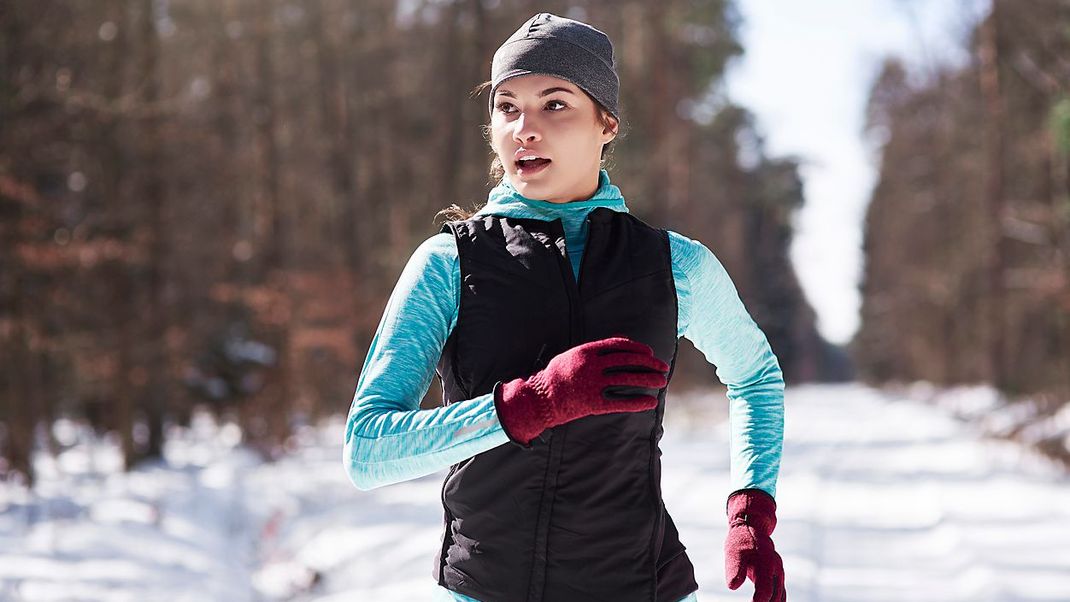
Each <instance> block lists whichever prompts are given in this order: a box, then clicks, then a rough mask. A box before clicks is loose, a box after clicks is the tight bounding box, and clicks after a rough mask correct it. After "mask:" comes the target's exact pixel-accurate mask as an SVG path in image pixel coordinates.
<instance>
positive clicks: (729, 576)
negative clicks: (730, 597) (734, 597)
mask: <svg viewBox="0 0 1070 602" xmlns="http://www.w3.org/2000/svg"><path fill="white" fill-rule="evenodd" d="M746 568H747V566H746V564H745V563H744V562H742V560H741V559H740V557H739V554H738V553H735V552H731V551H729V552H727V553H726V554H725V557H724V575H725V578H726V581H727V583H728V589H739V586H741V585H743V582H744V581H745V580H746V578H747V571H746Z"/></svg>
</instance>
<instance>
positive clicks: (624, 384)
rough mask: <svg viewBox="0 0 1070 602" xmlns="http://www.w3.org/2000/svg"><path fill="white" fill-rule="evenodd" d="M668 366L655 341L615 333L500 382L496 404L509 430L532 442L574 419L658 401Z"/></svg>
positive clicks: (514, 437)
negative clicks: (528, 373)
mask: <svg viewBox="0 0 1070 602" xmlns="http://www.w3.org/2000/svg"><path fill="white" fill-rule="evenodd" d="M668 371H669V365H668V364H666V363H665V362H663V361H661V360H660V359H658V358H657V357H655V356H654V350H653V349H651V348H650V346H649V345H646V344H644V343H640V342H639V341H634V340H632V339H628V338H625V337H610V338H607V339H602V340H599V341H593V342H590V343H584V344H583V345H578V346H576V347H573V348H571V349H568V350H566V351H563V352H561V353H559V354H558V355H557V356H555V357H554V358H553V359H551V360H550V361H549V363H547V364H546V367H545V368H543V369H542V370H540V371H538V372H536V373H535V374H532V375H531V376H529V377H528V378H517V379H514V380H511V381H509V382H505V383H498V384H496V385H495V387H494V407H495V409H496V410H497V412H498V420H499V421H500V422H501V423H502V428H503V429H505V433H506V435H508V436H509V438H510V439H512V440H513V441H515V442H517V443H519V444H521V445H522V446H524V447H527V446H528V444H529V443H530V442H531V440H532V439H534V438H535V437H537V436H538V435H539V433H541V432H543V431H544V430H546V429H548V428H550V427H553V426H557V425H559V424H564V423H566V422H569V421H570V420H575V419H577V418H582V417H584V416H590V415H592V414H611V413H614V412H641V411H644V410H651V409H653V408H655V407H657V405H658V398H657V394H658V390H659V389H663V388H664V387H665V386H666V385H667V384H668V381H667V376H668V375H667V373H668Z"/></svg>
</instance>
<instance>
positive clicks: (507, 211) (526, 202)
mask: <svg viewBox="0 0 1070 602" xmlns="http://www.w3.org/2000/svg"><path fill="white" fill-rule="evenodd" d="M595 207H607V208H609V209H612V210H613V211H620V212H622V213H628V212H629V211H628V206H627V204H626V203H625V202H624V196H623V195H622V194H621V192H620V188H618V187H617V186H616V185H614V184H613V183H612V182H610V181H609V172H607V171H606V170H605V169H600V170H599V172H598V189H597V190H595V191H594V194H593V195H591V198H589V199H585V200H582V201H571V202H568V203H551V202H550V201H541V200H536V199H529V198H527V197H525V196H523V195H521V194H520V193H519V192H517V190H516V188H514V187H513V185H512V184H510V183H509V178H507V177H503V178H502V179H501V181H500V182H499V183H498V185H497V186H495V187H494V188H493V189H492V190H491V191H490V194H488V195H487V204H486V205H484V206H483V208H481V209H480V210H479V211H477V212H476V213H475V216H480V215H490V214H493V215H502V216H506V217H521V218H535V219H541V220H546V221H552V220H554V219H558V218H563V217H565V216H566V215H575V214H576V213H581V214H583V215H586V214H587V213H589V212H590V211H591V210H592V209H594V208H595Z"/></svg>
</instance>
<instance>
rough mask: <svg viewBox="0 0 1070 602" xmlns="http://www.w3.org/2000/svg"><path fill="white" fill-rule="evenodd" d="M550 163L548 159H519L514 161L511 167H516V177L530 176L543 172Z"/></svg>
mask: <svg viewBox="0 0 1070 602" xmlns="http://www.w3.org/2000/svg"><path fill="white" fill-rule="evenodd" d="M550 163H552V161H551V160H550V159H521V160H519V161H514V162H513V165H515V166H516V172H517V174H518V175H521V176H530V175H534V174H537V173H539V172H541V171H543V170H545V169H546V167H547V166H548V165H550Z"/></svg>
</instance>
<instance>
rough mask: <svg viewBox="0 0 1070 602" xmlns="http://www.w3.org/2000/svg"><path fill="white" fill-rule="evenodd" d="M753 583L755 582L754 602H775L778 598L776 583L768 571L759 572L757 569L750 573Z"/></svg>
mask: <svg viewBox="0 0 1070 602" xmlns="http://www.w3.org/2000/svg"><path fill="white" fill-rule="evenodd" d="M748 573H749V575H750V578H751V581H753V582H754V598H752V601H753V602H775V601H776V598H775V597H774V594H776V589H777V588H776V582H775V581H774V580H773V575H772V574H770V573H769V572H768V571H765V570H759V569H758V568H757V567H755V568H754V569H753V570H750V571H748Z"/></svg>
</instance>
